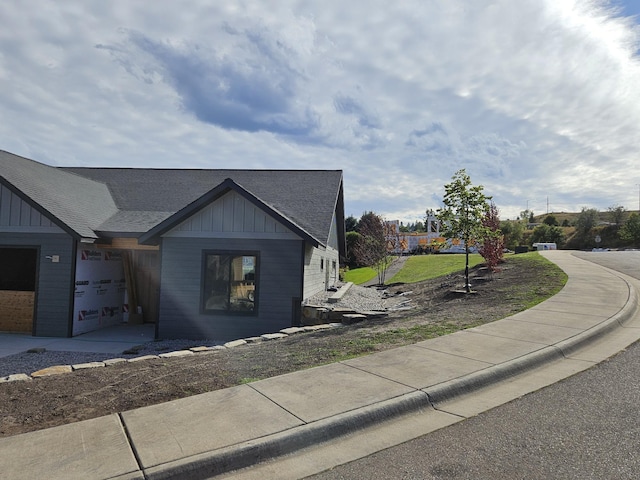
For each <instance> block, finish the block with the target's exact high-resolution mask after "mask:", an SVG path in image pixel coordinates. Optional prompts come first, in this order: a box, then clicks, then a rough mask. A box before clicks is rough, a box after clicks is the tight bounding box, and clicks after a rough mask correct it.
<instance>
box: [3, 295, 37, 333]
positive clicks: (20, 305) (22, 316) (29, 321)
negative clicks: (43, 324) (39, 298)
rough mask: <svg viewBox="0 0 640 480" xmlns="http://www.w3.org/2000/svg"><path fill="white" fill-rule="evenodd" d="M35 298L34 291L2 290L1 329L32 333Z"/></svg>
mask: <svg viewBox="0 0 640 480" xmlns="http://www.w3.org/2000/svg"><path fill="white" fill-rule="evenodd" d="M34 298H35V293H34V292H19V291H14V290H0V331H4V332H26V333H31V331H32V330H33V302H34Z"/></svg>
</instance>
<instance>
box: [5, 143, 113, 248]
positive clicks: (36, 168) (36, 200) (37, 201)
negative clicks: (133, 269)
mask: <svg viewBox="0 0 640 480" xmlns="http://www.w3.org/2000/svg"><path fill="white" fill-rule="evenodd" d="M0 179H2V180H3V181H4V182H5V183H6V184H8V185H10V186H11V187H13V188H14V189H15V190H16V191H18V192H21V193H22V194H23V195H24V196H26V199H27V200H28V201H30V203H32V204H33V206H34V207H35V208H37V209H39V210H41V211H43V213H45V214H48V216H49V217H51V218H52V220H54V221H57V223H59V225H60V226H61V227H62V228H64V229H65V230H67V231H70V233H74V234H76V235H77V236H78V237H80V238H89V239H95V238H97V235H96V233H95V229H96V227H97V226H98V225H100V224H101V223H102V222H104V221H105V220H107V219H108V218H109V217H111V216H112V215H114V214H115V213H117V211H118V209H117V207H116V204H115V202H114V201H113V199H112V198H111V194H110V193H109V189H108V188H107V186H106V185H105V184H103V183H100V182H97V181H94V180H91V179H87V178H83V177H80V176H78V175H75V174H73V173H71V172H64V171H62V170H60V169H58V168H55V167H50V166H48V165H44V164H42V163H39V162H35V161H33V160H29V159H28V158H24V157H19V156H17V155H13V154H11V153H8V152H4V151H1V150H0Z"/></svg>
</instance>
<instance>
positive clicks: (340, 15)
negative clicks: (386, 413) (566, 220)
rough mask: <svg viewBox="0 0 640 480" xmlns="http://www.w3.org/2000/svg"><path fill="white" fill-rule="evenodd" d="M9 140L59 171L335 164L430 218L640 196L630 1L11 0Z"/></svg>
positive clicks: (10, 146) (637, 62) (1, 103)
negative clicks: (481, 204) (445, 206)
mask: <svg viewBox="0 0 640 480" xmlns="http://www.w3.org/2000/svg"><path fill="white" fill-rule="evenodd" d="M0 18H1V19H2V24H3V28H2V29H0V150H5V151H8V152H11V153H14V154H17V155H21V156H25V157H28V158H31V159H33V160H37V161H39V162H43V163H46V164H49V165H54V166H92V167H141V168H247V169H331V170H335V169H340V170H342V171H343V173H344V194H345V214H346V215H354V216H355V217H359V216H361V215H362V214H363V213H364V212H367V211H373V212H375V213H377V214H379V215H381V216H382V217H384V218H385V219H387V220H394V219H399V220H401V221H403V222H414V221H417V220H423V219H424V215H425V211H426V210H427V209H437V208H439V207H441V206H442V197H443V194H444V185H445V184H446V183H448V182H449V181H451V178H452V176H453V175H454V174H455V172H456V171H458V170H460V169H465V170H466V172H467V173H468V174H469V175H470V177H471V181H472V183H473V184H474V185H483V186H484V193H485V194H487V195H490V196H492V198H493V201H494V202H495V204H496V205H497V207H498V209H499V210H500V215H501V217H502V218H503V219H506V218H512V219H513V218H515V217H516V216H517V215H519V213H520V212H521V211H523V210H525V209H527V208H528V209H529V210H532V211H533V212H534V213H535V214H542V213H547V212H561V211H568V212H573V211H580V209H581V208H583V207H587V208H596V209H598V210H601V211H606V210H607V209H608V208H609V207H612V206H615V205H621V206H623V207H625V208H626V209H627V210H638V209H639V208H640V169H639V168H638V167H639V166H640V1H639V0H627V1H622V0H610V1H599V0H518V1H513V0H473V1H470V0H464V1H463V0H417V1H410V0H401V1H398V2H388V1H386V0H368V1H366V2H365V1H354V2H345V1H344V0H341V1H335V0H322V1H319V0H318V1H315V0H307V1H302V0H300V1H287V0H278V1H277V2H268V1H262V2H252V1H227V0H225V1H211V0H210V1H197V0H191V1H181V0H175V1H172V2H152V1H150V0H147V1H140V0H110V1H108V2H104V1H97V0H95V1H89V0H65V1H64V2H60V1H57V0H55V1H46V0H30V1H29V2H24V1H23V0H3V1H2V2H0Z"/></svg>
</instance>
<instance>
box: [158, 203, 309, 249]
mask: <svg viewBox="0 0 640 480" xmlns="http://www.w3.org/2000/svg"><path fill="white" fill-rule="evenodd" d="M212 236H215V237H217V238H220V237H226V238H237V237H244V238H256V237H260V238H271V239H276V238H282V239H298V238H299V237H298V236H297V235H296V234H294V233H293V232H292V231H291V230H289V229H288V228H287V227H285V226H284V225H282V224H281V223H279V222H277V221H276V220H275V219H274V218H273V217H271V216H269V215H267V214H266V213H264V212H263V211H262V210H260V209H259V208H258V207H256V206H255V205H254V204H252V203H251V202H249V201H248V200H246V199H245V198H243V197H242V196H241V195H239V194H238V193H237V192H229V193H227V194H226V195H224V196H222V197H221V198H219V199H218V200H216V201H215V202H213V203H212V204H211V205H209V206H207V207H206V208H204V209H202V210H201V211H200V212H198V213H196V214H195V215H193V216H192V217H189V218H188V219H187V220H185V221H184V222H182V223H181V224H180V225H178V226H177V227H176V228H175V229H173V230H172V231H170V232H168V233H167V234H166V235H165V237H190V238H193V237H212Z"/></svg>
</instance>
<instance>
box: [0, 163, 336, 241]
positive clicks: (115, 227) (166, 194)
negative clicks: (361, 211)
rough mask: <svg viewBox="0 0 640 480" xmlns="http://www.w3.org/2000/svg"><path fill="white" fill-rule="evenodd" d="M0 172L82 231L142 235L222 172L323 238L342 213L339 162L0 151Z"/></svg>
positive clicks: (221, 178)
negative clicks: (50, 160) (44, 158)
mask: <svg viewBox="0 0 640 480" xmlns="http://www.w3.org/2000/svg"><path fill="white" fill-rule="evenodd" d="M0 178H2V179H4V180H5V182H7V183H9V184H10V185H12V186H13V187H14V188H15V189H16V190H18V191H19V192H22V193H23V194H24V195H25V196H27V197H28V198H29V199H30V200H31V201H32V202H33V203H35V204H36V205H37V206H39V207H40V208H41V209H43V210H45V212H48V213H50V215H51V216H53V217H54V218H56V219H58V220H59V221H60V222H61V224H63V225H62V226H64V227H65V228H67V230H71V231H72V232H73V233H75V234H76V235H77V236H79V237H84V238H97V237H98V236H99V235H106V236H114V235H115V234H134V235H135V236H139V235H141V234H143V233H145V232H148V231H149V230H152V229H153V228H154V227H156V226H157V225H158V224H160V223H161V222H163V221H165V220H166V219H168V218H169V217H171V216H172V215H174V214H175V213H176V212H179V211H189V209H188V208H187V207H188V206H189V205H191V204H193V203H194V202H196V201H197V200H198V199H200V198H201V197H203V196H205V195H206V194H208V193H209V192H211V191H212V190H214V189H215V187H217V186H219V185H221V184H222V183H223V182H225V180H226V179H231V180H232V182H233V185H235V187H233V188H236V187H237V188H238V189H241V190H244V191H246V192H248V193H249V194H250V195H251V196H252V197H253V198H254V200H256V201H259V202H262V203H264V205H265V206H266V207H268V209H269V210H271V211H273V212H275V213H277V214H279V215H281V216H282V217H283V218H284V219H285V220H286V221H287V222H290V223H291V224H292V225H293V226H297V227H298V228H299V229H300V230H302V231H303V232H305V233H306V234H308V235H309V236H311V237H312V238H314V239H316V240H317V241H318V242H319V243H320V244H322V245H326V244H327V242H328V240H329V235H330V233H331V232H330V230H331V225H332V220H333V216H334V213H335V212H336V209H337V210H338V215H339V216H340V218H338V221H339V222H340V221H343V220H344V219H343V218H341V217H342V208H343V206H342V202H343V199H342V195H343V193H342V171H340V170H237V169H217V170H195V169H148V168H86V167H51V166H48V165H44V164H42V163H38V162H35V161H33V160H29V159H26V158H23V157H18V156H16V155H13V154H11V153H8V152H2V151H0ZM339 224H340V223H339ZM341 250H342V248H341Z"/></svg>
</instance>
